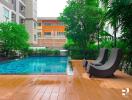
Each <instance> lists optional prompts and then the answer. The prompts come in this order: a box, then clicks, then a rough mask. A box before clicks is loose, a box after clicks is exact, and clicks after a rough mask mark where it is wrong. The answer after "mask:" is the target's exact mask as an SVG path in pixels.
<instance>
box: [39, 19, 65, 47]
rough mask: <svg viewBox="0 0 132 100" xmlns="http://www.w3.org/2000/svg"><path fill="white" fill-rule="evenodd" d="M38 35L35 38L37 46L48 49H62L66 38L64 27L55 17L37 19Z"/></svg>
mask: <svg viewBox="0 0 132 100" xmlns="http://www.w3.org/2000/svg"><path fill="white" fill-rule="evenodd" d="M37 29H38V33H37V36H36V40H37V42H38V43H37V46H44V47H48V48H56V49H61V48H63V46H64V44H65V42H66V37H65V35H64V32H65V25H64V23H63V22H61V21H59V20H58V19H57V18H55V17H40V18H38V28H37Z"/></svg>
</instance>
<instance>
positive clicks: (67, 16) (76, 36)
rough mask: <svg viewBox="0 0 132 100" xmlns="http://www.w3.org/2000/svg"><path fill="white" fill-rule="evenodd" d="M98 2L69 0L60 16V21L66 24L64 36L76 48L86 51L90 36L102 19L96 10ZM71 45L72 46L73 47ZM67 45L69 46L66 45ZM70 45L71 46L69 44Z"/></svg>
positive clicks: (99, 12) (100, 13)
mask: <svg viewBox="0 0 132 100" xmlns="http://www.w3.org/2000/svg"><path fill="white" fill-rule="evenodd" d="M97 1H98V0H82V1H80V2H77V1H76V0H69V2H68V6H67V7H66V8H65V9H64V11H63V13H62V14H61V15H60V18H59V19H60V20H61V21H63V22H64V23H65V24H66V26H67V27H66V36H67V38H68V40H72V42H73V44H74V46H76V47H77V48H82V49H87V48H88V44H89V42H90V41H93V40H92V39H91V35H93V34H94V33H95V32H96V26H97V24H99V21H100V19H101V17H102V11H101V9H99V8H98V2H97ZM73 44H72V45H73ZM67 45H69V44H67ZM70 45H71V44H70Z"/></svg>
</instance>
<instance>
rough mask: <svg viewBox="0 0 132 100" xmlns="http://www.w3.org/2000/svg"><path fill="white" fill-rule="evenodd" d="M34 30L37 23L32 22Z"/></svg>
mask: <svg viewBox="0 0 132 100" xmlns="http://www.w3.org/2000/svg"><path fill="white" fill-rule="evenodd" d="M33 26H34V29H35V28H36V27H37V23H36V22H35V21H34V22H33Z"/></svg>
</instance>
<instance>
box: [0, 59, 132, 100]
mask: <svg viewBox="0 0 132 100" xmlns="http://www.w3.org/2000/svg"><path fill="white" fill-rule="evenodd" d="M72 64H73V69H74V75H73V76H67V75H0V100H130V99H131V100H132V77H131V76H129V75H126V74H123V73H122V72H119V71H117V72H116V73H115V74H116V78H91V79H90V78H89V77H88V74H87V73H85V71H84V69H83V68H82V65H81V61H72ZM124 88H129V89H130V92H129V93H128V94H127V95H126V96H122V89H124Z"/></svg>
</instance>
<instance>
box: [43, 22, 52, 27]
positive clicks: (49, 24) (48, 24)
mask: <svg viewBox="0 0 132 100" xmlns="http://www.w3.org/2000/svg"><path fill="white" fill-rule="evenodd" d="M43 25H44V26H52V23H48V22H44V23H43Z"/></svg>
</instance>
